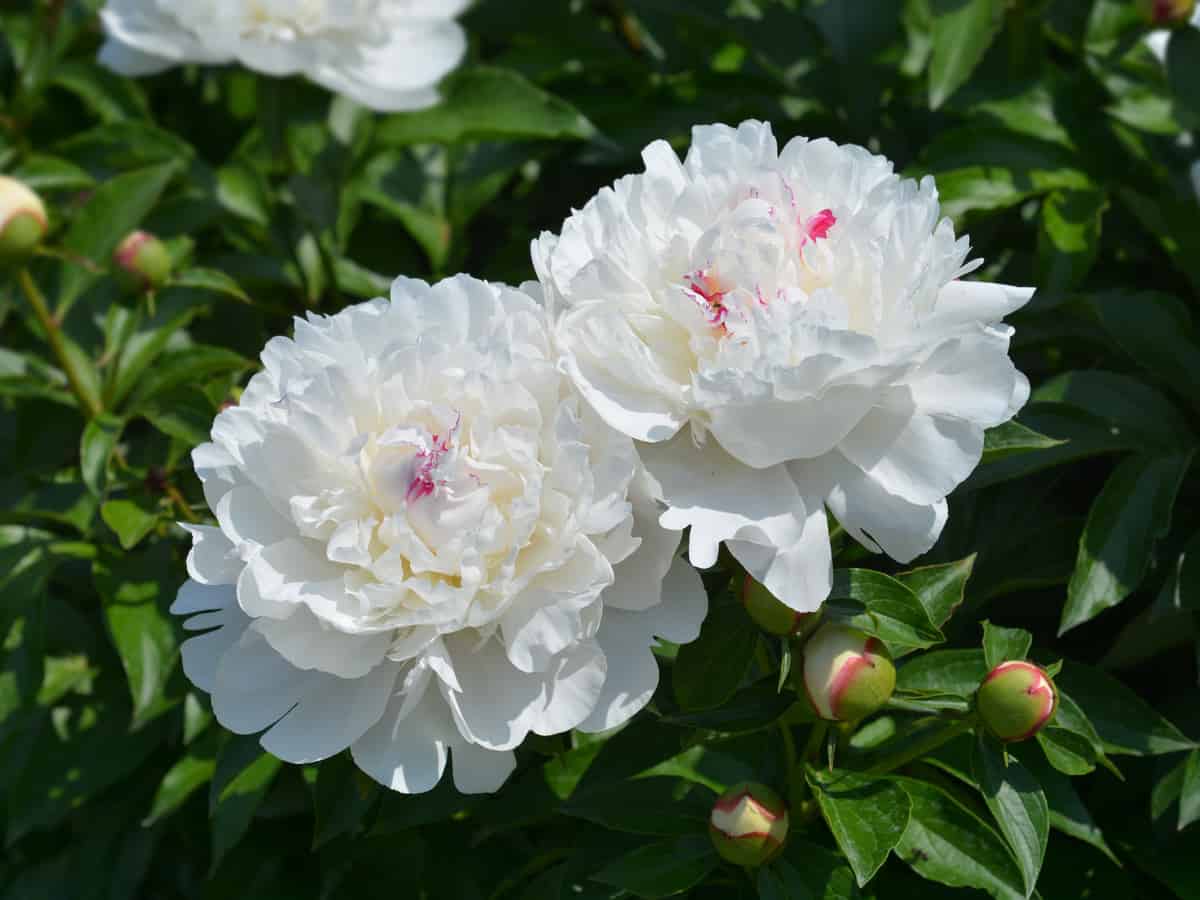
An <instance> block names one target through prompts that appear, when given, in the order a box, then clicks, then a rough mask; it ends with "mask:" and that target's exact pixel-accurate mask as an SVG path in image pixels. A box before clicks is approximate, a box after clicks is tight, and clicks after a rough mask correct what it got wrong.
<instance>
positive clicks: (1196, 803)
mask: <svg viewBox="0 0 1200 900" xmlns="http://www.w3.org/2000/svg"><path fill="white" fill-rule="evenodd" d="M1197 819H1200V750H1193V751H1192V752H1191V753H1189V754H1188V756H1187V764H1186V767H1185V768H1184V772H1183V783H1182V785H1180V789H1179V825H1178V828H1179V830H1180V831H1183V829H1185V828H1187V827H1188V826H1189V825H1191V824H1192V823H1193V822H1195V821H1196V820H1197Z"/></svg>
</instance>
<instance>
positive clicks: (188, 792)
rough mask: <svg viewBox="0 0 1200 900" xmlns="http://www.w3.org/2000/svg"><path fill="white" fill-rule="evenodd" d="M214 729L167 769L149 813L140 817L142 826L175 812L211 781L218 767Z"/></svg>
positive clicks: (149, 824)
mask: <svg viewBox="0 0 1200 900" xmlns="http://www.w3.org/2000/svg"><path fill="white" fill-rule="evenodd" d="M216 735H217V732H212V733H211V734H210V735H209V736H208V737H207V738H206V739H205V740H203V741H199V742H197V745H196V746H194V747H192V748H191V749H190V750H189V751H188V752H187V753H186V754H185V755H184V756H182V757H180V758H179V759H178V760H177V761H176V763H175V764H174V765H173V766H171V768H169V769H167V774H165V775H164V776H163V777H162V781H160V782H159V784H158V789H157V790H156V791H155V793H154V800H153V802H152V803H151V804H150V812H149V813H148V814H147V815H146V818H145V819H143V820H142V826H143V827H145V828H149V827H150V826H151V825H153V824H154V823H155V822H158V821H161V820H162V819H164V818H166V817H167V816H169V815H171V814H172V813H173V812H175V811H176V810H177V809H179V807H181V806H183V804H184V803H185V802H186V801H187V799H188V798H189V797H191V796H192V795H193V794H194V793H195V792H196V791H197V790H199V789H200V788H202V787H204V785H206V784H208V783H209V781H211V780H212V777H213V773H214V772H216V769H217V760H216V748H215V746H213V745H215V739H216Z"/></svg>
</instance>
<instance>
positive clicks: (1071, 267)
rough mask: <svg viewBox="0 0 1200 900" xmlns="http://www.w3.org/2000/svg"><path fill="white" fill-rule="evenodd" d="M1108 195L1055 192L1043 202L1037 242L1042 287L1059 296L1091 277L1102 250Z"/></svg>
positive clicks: (1080, 191) (1038, 271) (1038, 270)
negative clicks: (1102, 232) (1102, 233)
mask: <svg viewBox="0 0 1200 900" xmlns="http://www.w3.org/2000/svg"><path fill="white" fill-rule="evenodd" d="M1108 205H1109V201H1108V196H1107V195H1106V194H1105V193H1104V192H1103V191H1098V190H1075V191H1054V192H1053V193H1051V194H1050V195H1049V196H1047V197H1046V200H1045V202H1044V203H1043V204H1042V215H1041V219H1040V226H1041V227H1040V228H1039V230H1038V245H1037V273H1038V278H1037V284H1038V288H1039V290H1044V291H1046V292H1047V293H1049V294H1052V295H1057V294H1062V293H1064V292H1066V291H1069V290H1072V289H1074V288H1076V287H1078V286H1079V284H1080V283H1081V282H1082V281H1083V280H1084V278H1086V277H1087V274H1088V272H1089V271H1091V268H1092V266H1093V265H1094V264H1095V262H1096V257H1097V256H1098V255H1099V253H1100V226H1101V222H1102V221H1103V219H1104V213H1105V211H1106V210H1107V209H1108Z"/></svg>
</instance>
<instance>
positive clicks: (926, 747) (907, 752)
mask: <svg viewBox="0 0 1200 900" xmlns="http://www.w3.org/2000/svg"><path fill="white" fill-rule="evenodd" d="M974 727H975V717H974V716H963V717H962V718H961V719H955V720H954V721H952V722H950V723H949V724H948V725H946V726H945V727H943V728H941V729H938V730H936V731H932V732H930V733H929V734H927V735H926V736H925V737H923V738H921V739H920V740H918V741H916V742H914V743H912V744H909V745H908V746H907V747H905V748H904V749H902V750H898V751H896V752H895V753H890V754H887V755H885V756H884V757H883V758H882V759H879V760H876V762H875V763H874V764H873V765H871V766H869V767H868V768H867V769H866V770H865V773H866V774H867V775H886V774H887V773H888V772H893V771H895V770H896V769H899V768H901V767H902V766H906V765H908V764H909V763H910V762H912V761H913V760H916V759H920V758H921V757H922V756H925V755H926V754H927V753H931V752H932V751H934V750H936V749H937V748H938V747H941V746H942V745H943V744H948V743H949V742H950V741H952V740H954V739H955V738H956V737H958V736H959V735H960V734H963V733H964V732H967V731H970V730H971V729H972V728H974Z"/></svg>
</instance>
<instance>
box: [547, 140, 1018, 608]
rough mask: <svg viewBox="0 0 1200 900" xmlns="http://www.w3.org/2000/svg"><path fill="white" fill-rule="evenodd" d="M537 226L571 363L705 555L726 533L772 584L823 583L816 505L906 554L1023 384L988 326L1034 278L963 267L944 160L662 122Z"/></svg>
mask: <svg viewBox="0 0 1200 900" xmlns="http://www.w3.org/2000/svg"><path fill="white" fill-rule="evenodd" d="M643 159H644V160H645V164H646V171H645V173H644V174H640V175H631V176H626V177H624V178H621V179H619V180H618V181H617V182H616V184H614V185H613V187H612V188H605V189H604V190H602V191H601V192H600V193H599V194H598V195H597V196H596V197H594V198H593V199H592V200H591V201H589V202H588V204H587V205H586V206H585V207H584V208H583V209H582V210H580V211H578V212H576V213H574V214H573V215H572V216H571V217H570V218H569V219H567V221H566V223H565V224H564V225H563V229H562V233H561V234H560V235H550V234H544V235H543V236H542V237H541V238H540V239H538V240H537V241H535V242H534V244H533V258H534V265H535V267H536V269H537V271H538V275H539V277H540V279H541V281H542V284H543V286H544V288H545V290H546V295H547V302H548V304H549V305H550V307H551V310H552V315H554V317H555V318H556V326H555V327H556V340H557V342H558V344H559V345H560V347H561V349H562V352H563V354H564V366H565V368H566V369H567V371H568V372H569V373H570V375H571V376H572V378H573V380H574V381H575V383H576V385H577V386H578V387H579V389H580V391H581V392H582V393H583V394H584V396H585V397H586V398H587V400H588V401H589V402H590V403H591V405H592V407H593V408H594V409H595V410H596V412H598V413H599V414H600V415H601V416H602V417H603V418H604V419H605V420H606V421H607V422H608V423H609V424H610V425H612V426H614V427H615V428H617V429H619V430H620V431H623V432H624V433H625V434H627V435H630V436H631V437H634V438H636V439H637V440H639V441H645V442H648V443H645V444H642V445H641V446H640V447H639V452H640V453H641V456H642V458H643V461H644V462H645V464H646V466H647V468H648V469H649V470H650V472H651V473H652V474H653V475H654V477H655V478H656V479H657V480H658V481H659V482H660V483H661V484H662V486H663V489H664V495H665V501H666V503H667V505H668V506H669V509H668V510H667V512H665V513H664V515H663V518H662V522H663V524H664V525H665V526H667V527H671V528H682V527H684V526H687V525H690V526H691V542H690V556H691V560H692V562H693V563H695V564H696V565H698V566H701V567H706V566H710V565H712V564H713V563H714V562H715V561H716V557H717V549H718V545H719V543H720V542H721V541H726V542H727V545H728V547H729V549H730V550H731V551H732V553H733V554H734V556H735V557H737V558H738V559H739V560H740V561H741V562H742V563H743V564H744V565H745V566H746V568H747V569H748V570H749V572H750V573H751V574H752V575H753V576H754V577H755V578H757V579H758V580H759V581H761V582H762V583H763V584H765V585H766V587H767V588H768V589H770V590H771V592H772V593H774V594H775V595H776V596H777V597H779V598H780V599H781V600H783V601H784V602H785V603H787V604H788V605H789V606H791V607H792V608H794V609H797V610H812V609H815V608H816V607H817V606H819V605H820V604H821V602H822V601H823V600H824V599H825V597H826V596H827V595H828V592H829V588H830V578H831V559H830V546H829V535H828V528H827V525H826V517H825V507H828V508H829V510H830V511H831V512H832V513H833V514H834V515H835V516H836V517H837V518H838V520H839V521H840V522H841V523H842V525H843V526H844V527H845V528H846V530H847V531H848V532H850V533H851V534H852V535H853V536H854V537H855V538H857V539H858V540H859V541H860V542H861V543H862V544H864V545H865V546H867V547H868V548H870V549H872V550H879V549H882V550H883V551H885V552H886V553H888V554H889V555H891V556H893V557H895V558H896V559H898V560H901V561H908V560H910V559H912V558H913V557H915V556H917V555H918V554H920V553H923V552H924V551H925V550H927V549H929V547H930V546H932V544H933V543H934V541H935V540H936V539H937V537H938V534H939V533H940V532H941V530H942V526H943V525H944V524H945V520H946V502H945V497H946V495H947V494H948V493H949V492H950V491H951V490H953V489H954V487H955V486H956V485H958V484H959V483H960V482H961V481H962V480H963V479H964V478H966V477H967V475H968V474H969V473H970V472H971V470H972V469H973V468H974V467H975V465H976V464H977V463H978V462H979V458H980V453H981V451H982V447H983V431H984V429H985V428H987V427H989V426H992V425H997V424H999V423H1001V422H1004V421H1006V420H1008V419H1009V418H1011V417H1012V416H1013V414H1014V413H1015V412H1016V410H1017V409H1019V408H1020V407H1021V405H1022V404H1023V403H1024V402H1025V400H1026V398H1027V397H1028V393H1029V385H1028V382H1027V381H1026V379H1025V378H1024V376H1022V375H1021V373H1020V372H1018V371H1017V370H1016V369H1015V368H1014V367H1013V365H1012V363H1011V362H1010V361H1009V359H1008V343H1009V336H1010V334H1011V329H1010V328H1008V327H1006V326H1004V325H1002V324H999V323H1000V320H1001V319H1002V318H1003V317H1004V315H1005V314H1007V313H1009V312H1012V311H1013V310H1014V309H1017V308H1018V307H1020V306H1021V305H1022V304H1024V303H1025V302H1026V301H1027V300H1028V298H1029V297H1030V295H1031V294H1032V290H1024V289H1019V288H1011V287H1005V286H1002V285H996V284H982V283H971V282H965V281H959V280H957V279H958V278H959V276H961V275H963V274H964V273H965V272H967V271H969V270H970V269H971V268H973V267H972V266H970V265H964V264H963V263H964V259H965V257H966V254H967V249H968V247H967V241H966V239H965V238H963V239H959V240H955V237H954V230H953V228H952V226H951V224H950V223H949V222H948V221H946V220H944V219H942V220H940V221H939V210H938V202H937V192H936V190H935V188H934V184H933V180H932V179H929V178H926V179H925V180H923V181H922V182H921V183H920V184H918V183H916V182H914V181H910V180H902V179H900V178H899V177H898V176H897V175H895V174H894V173H893V172H892V166H891V164H890V163H889V162H888V161H887V160H886V159H883V158H882V157H878V156H872V155H871V154H870V153H868V152H867V151H866V150H863V149H862V148H860V147H840V146H837V145H836V144H833V143H831V142H829V141H827V140H818V141H807V140H803V139H799V138H798V139H796V140H793V141H791V142H789V143H788V144H787V146H786V147H784V149H783V151H782V152H778V151H777V149H776V145H775V138H774V137H773V135H772V133H771V128H770V126H769V125H766V124H763V123H761V122H744V123H742V124H741V125H740V126H739V127H738V128H736V129H734V128H729V127H726V126H723V125H713V126H705V127H697V128H696V129H694V131H693V133H692V146H691V149H690V150H689V151H688V154H687V159H686V160H685V161H684V162H683V163H682V164H681V163H680V162H679V159H678V158H677V157H676V156H675V153H674V152H673V151H672V150H671V148H670V147H669V146H668V145H667V144H666V143H665V142H662V141H658V142H655V143H653V144H651V145H650V146H648V147H647V148H646V149H645V151H644V152H643Z"/></svg>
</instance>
